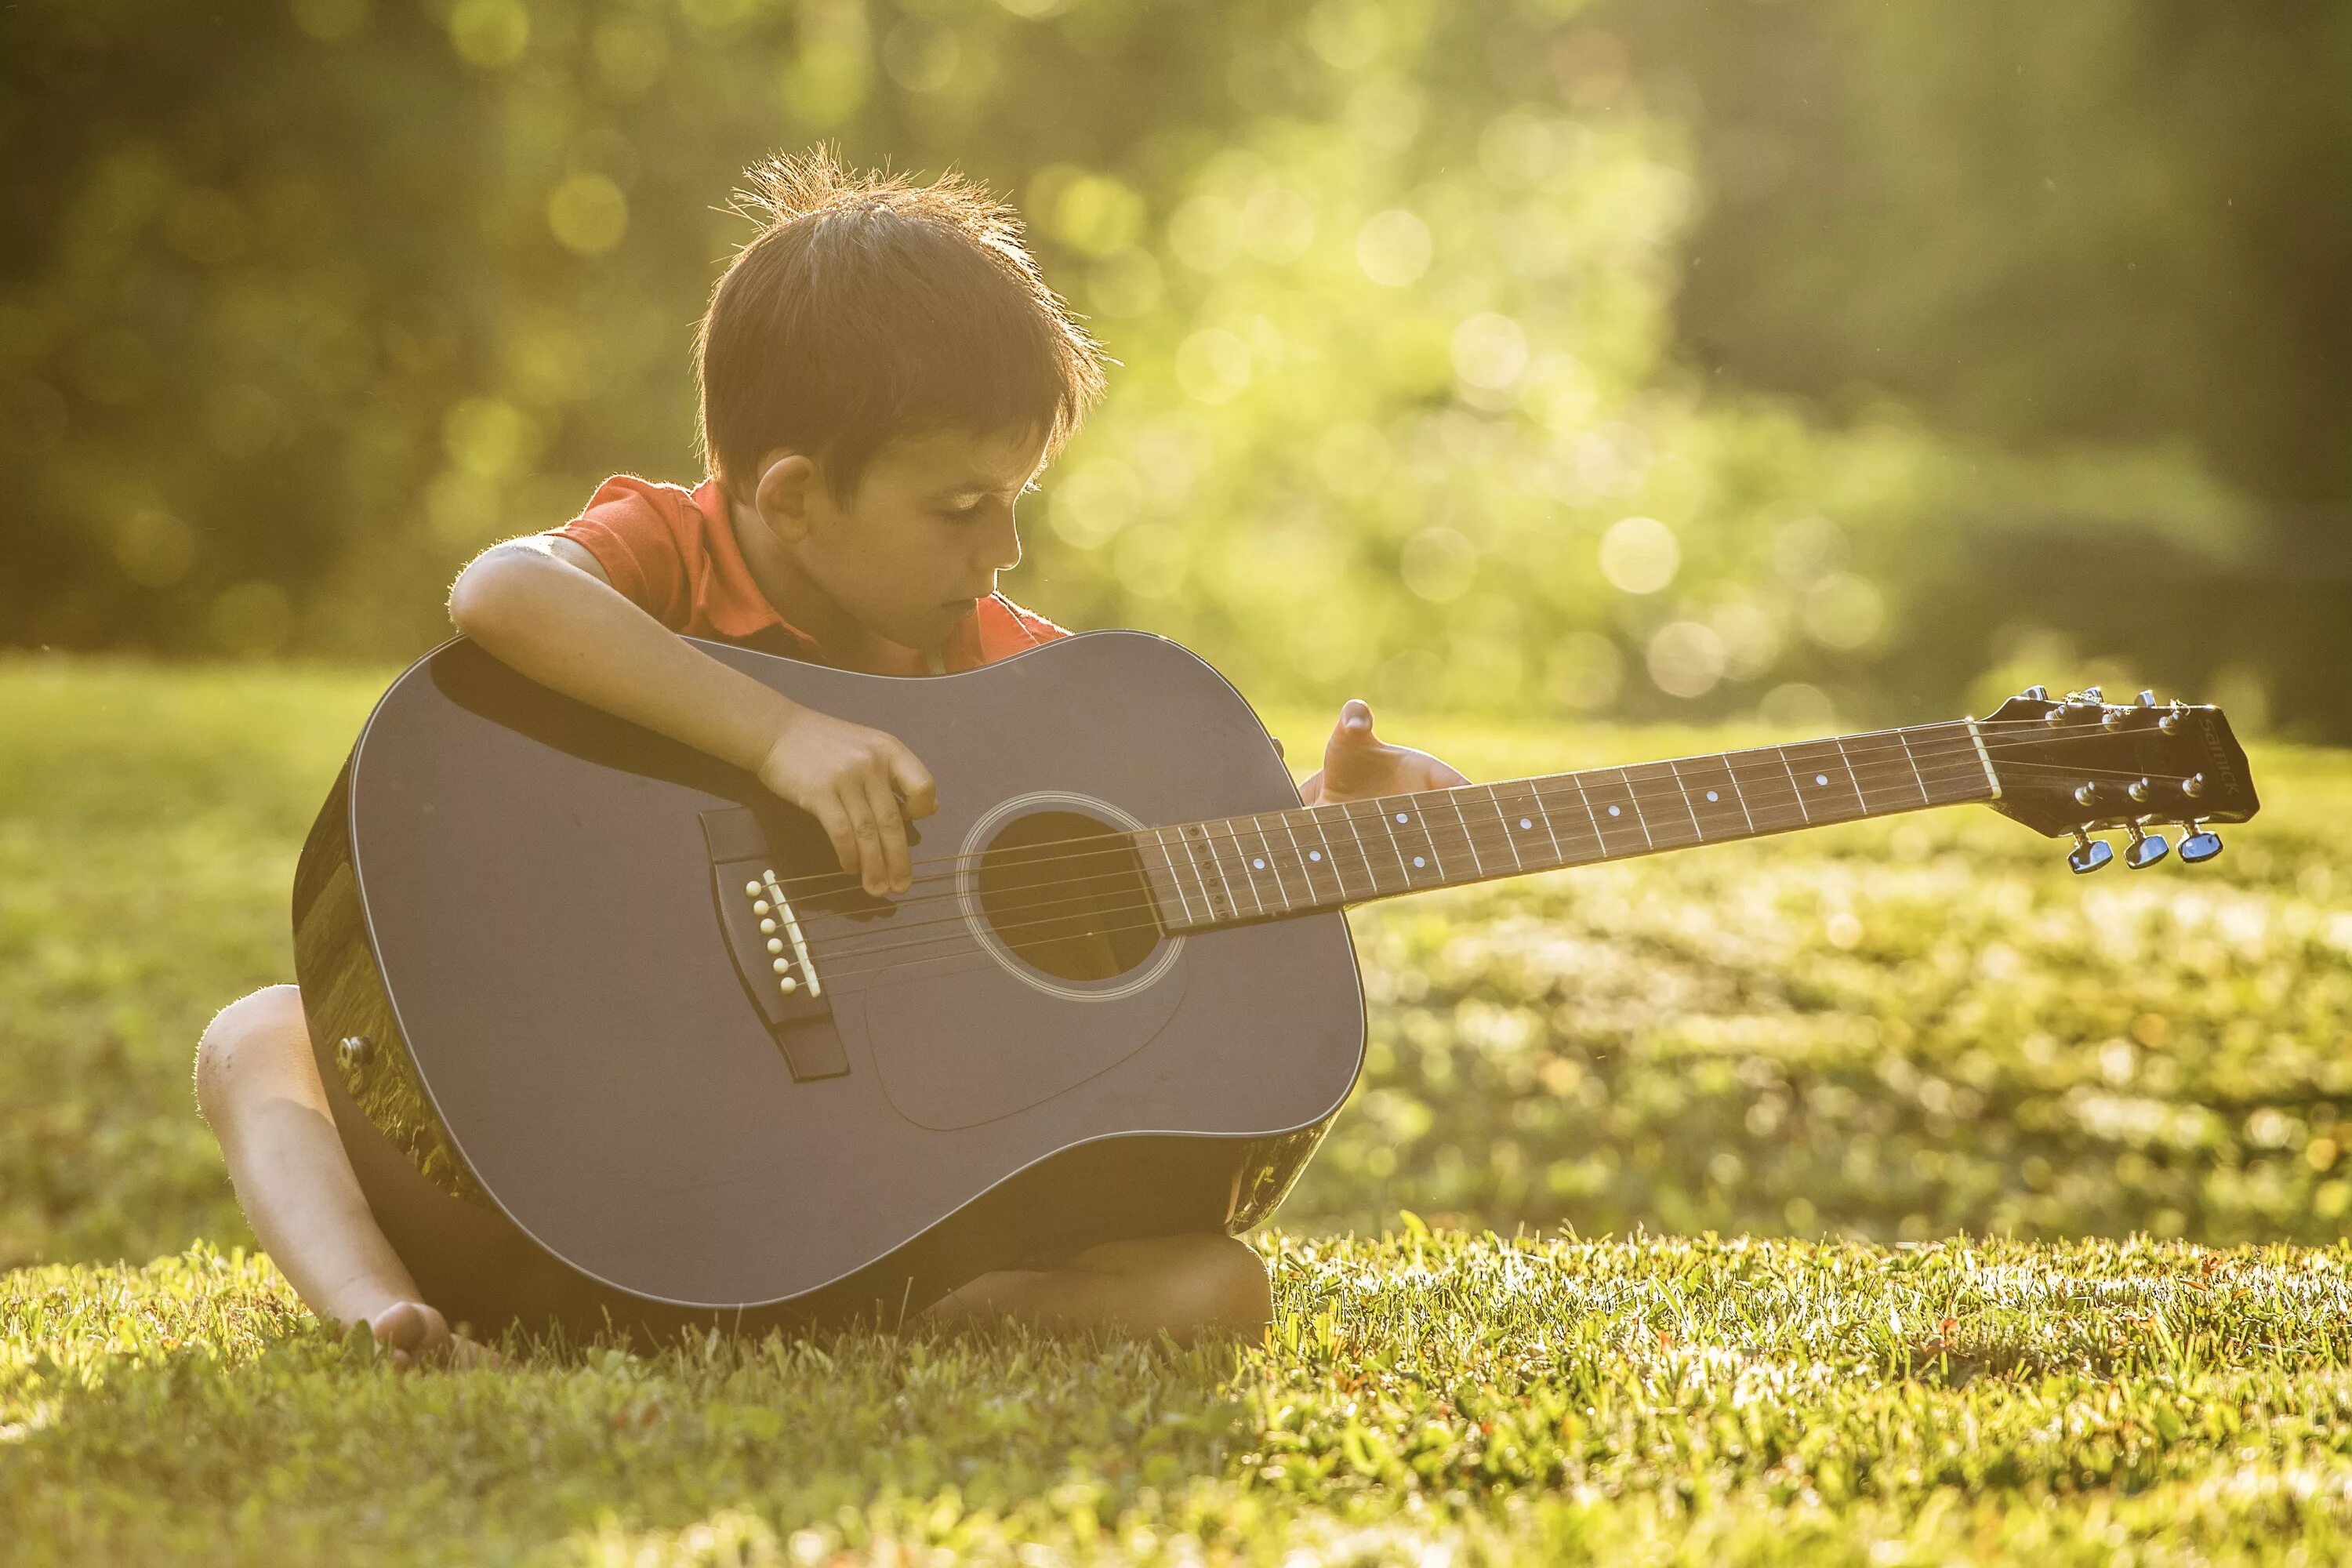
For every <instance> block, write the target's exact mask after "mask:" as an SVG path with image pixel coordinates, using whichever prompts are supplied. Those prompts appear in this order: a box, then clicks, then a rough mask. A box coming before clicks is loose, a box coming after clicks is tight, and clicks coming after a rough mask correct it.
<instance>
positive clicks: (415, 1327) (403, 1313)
mask: <svg viewBox="0 0 2352 1568" xmlns="http://www.w3.org/2000/svg"><path fill="white" fill-rule="evenodd" d="M368 1329H369V1331H371V1332H373V1334H374V1335H375V1342H376V1346H377V1348H378V1349H379V1350H381V1351H383V1352H384V1353H385V1354H387V1355H389V1356H391V1357H392V1364H393V1365H394V1366H399V1367H406V1366H414V1365H415V1364H417V1363H420V1362H428V1361H439V1360H440V1359H441V1358H442V1357H444V1356H446V1355H447V1354H448V1353H449V1347H450V1339H451V1336H450V1333H449V1325H448V1323H447V1321H445V1320H444V1319H443V1318H442V1316H441V1314H440V1313H439V1312H436V1311H435V1310H433V1309H432V1308H430V1307H428V1306H426V1305H425V1303H424V1302H422V1301H394V1303H393V1304H392V1305H391V1306H389V1307H386V1308H384V1309H383V1310H382V1311H380V1312H378V1313H376V1314H375V1316H373V1317H372V1318H370V1319H369V1320H368Z"/></svg>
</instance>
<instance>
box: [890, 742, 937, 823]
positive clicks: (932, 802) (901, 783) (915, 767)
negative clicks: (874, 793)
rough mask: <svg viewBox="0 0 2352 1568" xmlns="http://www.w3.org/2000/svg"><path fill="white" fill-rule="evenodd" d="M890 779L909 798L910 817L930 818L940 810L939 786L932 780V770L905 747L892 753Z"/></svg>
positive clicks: (908, 811)
mask: <svg viewBox="0 0 2352 1568" xmlns="http://www.w3.org/2000/svg"><path fill="white" fill-rule="evenodd" d="M890 778H891V781H892V782H893V783H894V784H897V785H898V793H899V794H900V795H905V796H906V797H907V815H908V816H930V815H931V813H933V812H934V811H937V810H938V809H939V805H940V796H939V785H938V784H936V783H935V782H934V781H933V780H932V778H931V770H930V769H929V768H927V767H925V766H923V764H922V763H921V762H920V761H919V760H918V759H917V757H916V756H915V753H914V752H910V751H908V750H907V748H906V747H904V746H899V747H897V748H895V749H894V750H893V751H892V752H891V753H890Z"/></svg>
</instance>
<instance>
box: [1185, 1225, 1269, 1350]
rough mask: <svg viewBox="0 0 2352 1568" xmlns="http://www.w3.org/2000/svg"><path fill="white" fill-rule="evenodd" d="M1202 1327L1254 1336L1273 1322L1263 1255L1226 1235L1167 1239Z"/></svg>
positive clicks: (1237, 1239) (1246, 1244)
mask: <svg viewBox="0 0 2352 1568" xmlns="http://www.w3.org/2000/svg"><path fill="white" fill-rule="evenodd" d="M1169 1239H1170V1242H1171V1245H1174V1246H1176V1247H1179V1248H1180V1249H1181V1268H1182V1269H1183V1272H1184V1275H1185V1277H1186V1279H1187V1280H1188V1281H1189V1282H1190V1283H1191V1285H1192V1295H1193V1296H1194V1299H1195V1300H1196V1301H1197V1302H1198V1303H1199V1306H1200V1310H1201V1318H1202V1322H1203V1325H1204V1326H1213V1327H1216V1328H1221V1329H1230V1330H1232V1331H1234V1332H1236V1333H1242V1334H1255V1333H1258V1332H1260V1331H1263V1330H1264V1329H1265V1326H1266V1324H1267V1323H1269V1322H1271V1321H1274V1283H1273V1280H1272V1279H1270V1278H1269V1277H1268V1276H1267V1274H1266V1269H1265V1259H1264V1258H1260V1257H1259V1256H1258V1255H1257V1249H1256V1248H1255V1247H1251V1246H1250V1245H1249V1244H1248V1243H1247V1242H1244V1241H1243V1240H1241V1239H1239V1238H1238V1237H1231V1236H1186V1237H1171V1238H1169Z"/></svg>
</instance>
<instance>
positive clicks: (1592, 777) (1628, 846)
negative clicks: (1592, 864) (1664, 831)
mask: <svg viewBox="0 0 2352 1568" xmlns="http://www.w3.org/2000/svg"><path fill="white" fill-rule="evenodd" d="M1576 780H1577V784H1579V785H1580V787H1581V788H1582V790H1583V791H1584V804H1585V805H1586V806H1587V807H1588V808H1589V809H1590V810H1591V812H1592V814H1593V816H1592V822H1593V830H1594V832H1595V833H1597V834H1598V835H1599V836H1600V839H1601V853H1602V854H1603V855H1608V856H1620V855H1639V854H1642V853H1643V852H1644V851H1645V850H1647V849H1648V848H1649V847H1650V828H1649V825H1648V824H1647V823H1645V822H1643V820H1642V808H1641V803H1640V802H1639V801H1637V800H1635V799H1634V798H1633V785H1632V784H1631V783H1630V782H1629V781H1628V780H1627V779H1626V777H1625V772H1624V770H1623V769H1622V768H1594V769H1592V770H1591V772H1589V773H1579V774H1577V775H1576Z"/></svg>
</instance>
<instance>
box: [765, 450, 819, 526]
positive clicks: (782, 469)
mask: <svg viewBox="0 0 2352 1568" xmlns="http://www.w3.org/2000/svg"><path fill="white" fill-rule="evenodd" d="M821 482H822V478H821V476H820V475H819V474H818V472H817V467H816V464H815V462H814V460H813V459H812V458H809V457H808V456H807V455H806V454H805V453H801V452H787V451H782V450H778V451H773V452H771V453H769V454H768V455H767V457H766V458H764V459H762V461H761V468H760V483H759V487H758V488H757V489H755V490H753V492H752V504H753V505H754V506H756V507H757V508H758V509H759V511H760V518H761V521H763V522H765V523H766V524H767V525H768V528H769V531H772V533H774V534H775V536H776V537H777V538H778V539H781V540H782V541H784V542H786V543H788V544H794V543H798V542H800V541H801V540H802V539H803V538H805V537H807V534H808V531H809V525H810V521H811V520H810V517H809V505H810V502H811V501H812V500H814V499H815V493H816V487H817V486H818V484H820V483H821Z"/></svg>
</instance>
